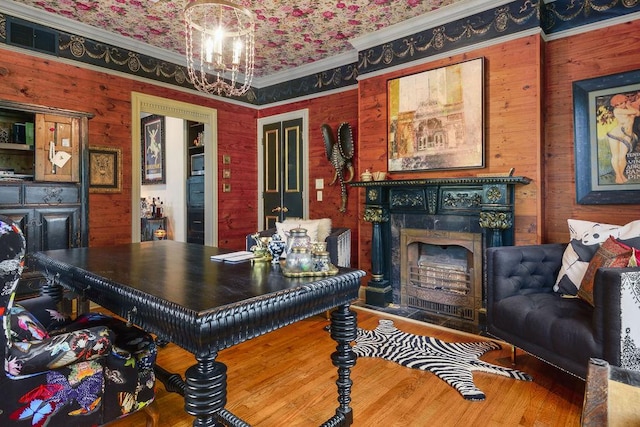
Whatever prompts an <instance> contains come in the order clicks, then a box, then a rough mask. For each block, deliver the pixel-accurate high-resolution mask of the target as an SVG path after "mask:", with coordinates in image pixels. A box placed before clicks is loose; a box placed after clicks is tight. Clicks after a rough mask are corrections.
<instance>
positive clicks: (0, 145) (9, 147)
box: [0, 142, 33, 151]
mask: <svg viewBox="0 0 640 427" xmlns="http://www.w3.org/2000/svg"><path fill="white" fill-rule="evenodd" d="M0 149H3V150H21V151H33V145H27V144H12V143H6V142H2V143H0Z"/></svg>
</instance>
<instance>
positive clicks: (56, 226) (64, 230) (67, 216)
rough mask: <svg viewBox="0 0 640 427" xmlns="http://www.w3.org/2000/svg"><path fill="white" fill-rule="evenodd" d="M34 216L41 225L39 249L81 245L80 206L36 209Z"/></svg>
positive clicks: (66, 247)
mask: <svg viewBox="0 0 640 427" xmlns="http://www.w3.org/2000/svg"><path fill="white" fill-rule="evenodd" d="M34 218H35V219H36V221H37V223H38V224H41V226H40V234H39V236H38V237H39V242H38V243H39V247H40V249H39V250H42V251H48V250H52V249H68V248H75V247H78V246H80V245H81V243H80V242H81V236H80V232H79V231H78V230H80V228H79V224H80V208H79V207H70V208H44V209H36V210H35V212H34Z"/></svg>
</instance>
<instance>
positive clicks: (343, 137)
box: [321, 122, 354, 212]
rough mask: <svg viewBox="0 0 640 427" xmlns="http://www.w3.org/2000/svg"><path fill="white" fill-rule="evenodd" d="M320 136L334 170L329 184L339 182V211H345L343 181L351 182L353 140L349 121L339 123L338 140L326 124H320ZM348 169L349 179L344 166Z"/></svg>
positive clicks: (345, 191)
mask: <svg viewBox="0 0 640 427" xmlns="http://www.w3.org/2000/svg"><path fill="white" fill-rule="evenodd" d="M321 128H322V137H323V138H324V147H325V150H326V153H327V159H329V161H330V162H331V165H332V166H333V167H334V169H335V170H336V173H335V175H334V177H333V180H332V181H331V183H330V184H329V185H333V184H335V182H336V180H339V182H340V195H341V196H342V203H341V205H340V212H346V211H347V186H346V185H345V183H347V182H351V180H352V179H353V164H352V163H351V159H352V158H353V151H354V142H353V134H352V132H351V126H350V125H349V123H346V122H344V123H340V125H339V126H338V141H337V142H336V139H335V138H334V136H333V131H332V129H331V126H329V125H328V124H323V125H322V127H321ZM345 167H346V168H347V169H348V170H349V179H347V180H345V177H344V168H345Z"/></svg>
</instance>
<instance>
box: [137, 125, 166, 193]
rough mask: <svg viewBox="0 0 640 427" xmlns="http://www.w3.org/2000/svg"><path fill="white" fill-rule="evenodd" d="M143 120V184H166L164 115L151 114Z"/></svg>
mask: <svg viewBox="0 0 640 427" xmlns="http://www.w3.org/2000/svg"><path fill="white" fill-rule="evenodd" d="M140 120H141V126H140V128H141V129H142V135H141V136H142V144H140V145H141V146H142V157H141V158H142V184H143V185H144V184H165V183H166V180H167V178H166V174H165V158H164V153H165V151H164V150H165V140H164V138H165V135H164V134H165V129H164V116H158V115H151V116H147V117H143V118H142V119H140Z"/></svg>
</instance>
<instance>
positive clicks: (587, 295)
mask: <svg viewBox="0 0 640 427" xmlns="http://www.w3.org/2000/svg"><path fill="white" fill-rule="evenodd" d="M632 254H633V251H632V250H631V248H630V247H629V246H627V245H625V244H624V243H621V242H619V241H617V240H616V239H614V238H613V237H611V236H609V238H608V239H607V240H605V242H604V243H603V244H602V246H600V248H598V250H597V251H596V254H595V255H594V256H593V258H591V261H589V266H588V267H587V271H586V272H585V274H584V278H583V279H582V283H581V284H580V289H578V297H580V298H582V299H583V300H585V301H587V302H588V303H589V304H591V305H594V303H593V282H594V280H595V277H596V271H598V269H599V268H600V267H626V266H627V265H628V264H629V259H630V258H631V255H632Z"/></svg>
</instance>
